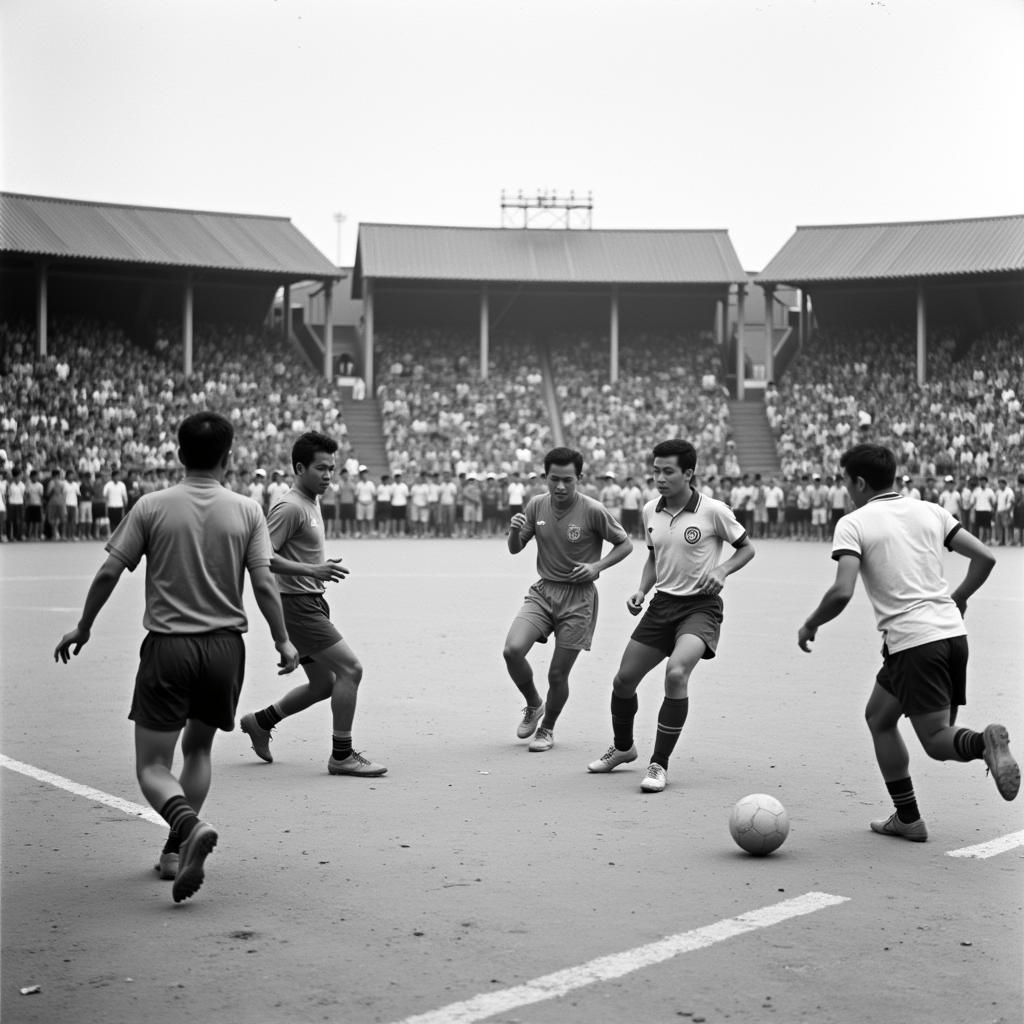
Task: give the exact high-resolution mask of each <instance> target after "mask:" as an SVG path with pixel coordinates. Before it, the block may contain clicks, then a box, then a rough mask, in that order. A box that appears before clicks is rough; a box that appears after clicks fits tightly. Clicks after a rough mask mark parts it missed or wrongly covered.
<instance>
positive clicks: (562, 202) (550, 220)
mask: <svg viewBox="0 0 1024 1024" xmlns="http://www.w3.org/2000/svg"><path fill="white" fill-rule="evenodd" d="M593 212H594V194H593V193H592V192H587V195H586V197H585V198H584V197H583V196H577V195H576V192H575V191H570V192H569V194H568V195H564V194H563V195H559V194H558V191H557V189H545V188H539V189H537V191H536V192H535V193H534V194H533V195H524V194H523V190H522V189H519V190H518V191H517V192H516V193H515V194H514V195H513V194H512V193H511V192H506V191H505V189H502V190H501V226H502V227H503V228H565V229H566V230H572V229H583V230H590V227H591V224H592V218H593Z"/></svg>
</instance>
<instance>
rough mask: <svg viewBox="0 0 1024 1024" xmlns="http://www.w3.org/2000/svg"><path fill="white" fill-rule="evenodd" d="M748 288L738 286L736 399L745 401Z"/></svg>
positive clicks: (743, 285)
mask: <svg viewBox="0 0 1024 1024" xmlns="http://www.w3.org/2000/svg"><path fill="white" fill-rule="evenodd" d="M746 301H747V286H746V285H745V284H738V285H736V398H738V399H739V400H740V401H742V400H743V396H744V393H745V390H746V388H745V378H746V375H747V372H746V367H745V366H744V356H745V355H746V353H745V351H744V348H743V335H744V332H745V331H746V327H747V317H746Z"/></svg>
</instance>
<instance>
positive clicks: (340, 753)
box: [331, 733, 352, 761]
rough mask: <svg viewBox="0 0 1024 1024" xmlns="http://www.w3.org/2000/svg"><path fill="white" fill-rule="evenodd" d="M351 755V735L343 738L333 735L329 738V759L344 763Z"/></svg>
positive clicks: (348, 734)
mask: <svg viewBox="0 0 1024 1024" xmlns="http://www.w3.org/2000/svg"><path fill="white" fill-rule="evenodd" d="M351 753H352V733H347V734H346V735H344V736H339V735H337V734H335V735H334V736H332V737H331V757H333V758H334V760H335V761H344V760H345V758H346V757H348V756H349V755H350V754H351Z"/></svg>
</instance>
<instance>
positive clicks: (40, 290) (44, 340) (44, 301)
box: [36, 260, 50, 356]
mask: <svg viewBox="0 0 1024 1024" xmlns="http://www.w3.org/2000/svg"><path fill="white" fill-rule="evenodd" d="M49 283H50V265H49V264H48V263H47V262H46V260H40V261H39V262H38V263H37V264H36V354H37V355H38V356H45V355H47V353H48V351H49V339H48V337H47V328H48V326H49V322H50V316H49V309H48V306H49Z"/></svg>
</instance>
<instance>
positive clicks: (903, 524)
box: [832, 493, 967, 654]
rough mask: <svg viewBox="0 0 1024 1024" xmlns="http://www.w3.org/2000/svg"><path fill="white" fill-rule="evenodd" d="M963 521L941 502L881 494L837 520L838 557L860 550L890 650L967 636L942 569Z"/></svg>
mask: <svg viewBox="0 0 1024 1024" xmlns="http://www.w3.org/2000/svg"><path fill="white" fill-rule="evenodd" d="M959 529H960V524H959V523H958V522H957V521H956V520H955V519H954V518H953V516H952V515H951V514H950V513H949V512H947V511H946V509H944V508H943V507H942V506H941V505H935V504H933V503H932V502H930V501H915V500H913V499H910V498H906V497H903V496H901V495H899V494H896V493H891V494H880V495H878V496H877V497H874V498H872V499H871V500H870V501H869V502H868V503H867V504H866V505H863V506H862V507H861V508H858V509H855V510H854V511H853V512H851V513H849V515H845V516H843V518H842V519H840V520H839V522H838V523H837V524H836V532H835V536H834V538H833V540H832V557H833V558H834V559H836V560H838V559H839V558H841V557H842V556H843V555H856V556H857V557H858V558H859V559H860V574H861V577H862V578H863V580H864V589H865V590H866V591H867V593H868V597H869V598H870V600H871V605H872V607H873V608H874V610H875V620H876V622H877V623H878V628H879V630H881V632H882V636H883V638H884V639H885V643H886V646H887V647H888V648H889V653H890V654H895V653H896V652H897V651H903V650H906V649H907V648H910V647H920V646H921V644H928V643H932V642H933V641H935V640H945V639H948V638H949V637H955V636H966V635H967V630H966V629H965V628H964V620H963V618H962V617H961V615H960V612H959V610H958V609H957V606H956V605H955V604H954V603H953V599H952V598H951V597H950V596H949V585H948V584H947V583H946V580H945V578H944V577H943V575H942V558H943V553H944V550H945V549H946V548H948V547H949V544H950V541H951V540H952V539H953V537H954V536H955V535H956V533H957V531H958V530H959Z"/></svg>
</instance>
